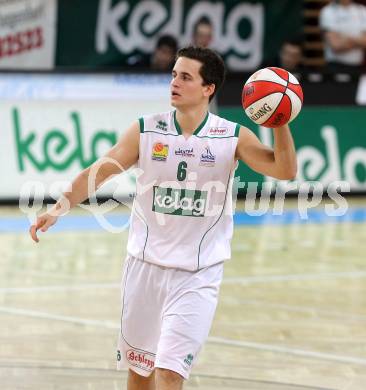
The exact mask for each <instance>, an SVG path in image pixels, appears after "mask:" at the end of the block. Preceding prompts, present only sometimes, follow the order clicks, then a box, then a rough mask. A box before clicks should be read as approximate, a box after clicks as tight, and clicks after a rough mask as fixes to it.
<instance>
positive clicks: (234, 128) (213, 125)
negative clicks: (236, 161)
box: [200, 113, 240, 138]
mask: <svg viewBox="0 0 366 390" xmlns="http://www.w3.org/2000/svg"><path fill="white" fill-rule="evenodd" d="M239 128H240V125H239V124H238V123H236V122H233V121H231V120H228V119H225V118H223V117H221V116H219V115H215V114H212V113H210V114H209V117H208V121H207V126H205V127H204V128H203V129H202V130H201V131H200V136H204V137H209V138H231V137H238V135H239Z"/></svg>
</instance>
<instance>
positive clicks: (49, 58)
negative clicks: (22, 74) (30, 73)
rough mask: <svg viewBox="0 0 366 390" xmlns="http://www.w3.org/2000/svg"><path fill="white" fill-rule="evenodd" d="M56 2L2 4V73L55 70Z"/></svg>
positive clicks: (3, 0)
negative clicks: (23, 70)
mask: <svg viewBox="0 0 366 390" xmlns="http://www.w3.org/2000/svg"><path fill="white" fill-rule="evenodd" d="M56 18H57V0H12V1H9V0H0V69H51V68H53V67H54V60H55V44H56V28H57V20H56Z"/></svg>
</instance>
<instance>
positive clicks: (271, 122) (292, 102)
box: [242, 67, 303, 128]
mask: <svg viewBox="0 0 366 390" xmlns="http://www.w3.org/2000/svg"><path fill="white" fill-rule="evenodd" d="M302 103H303V92H302V88H301V85H300V83H299V82H298V81H297V79H296V77H295V76H294V75H292V74H291V73H290V72H288V71H287V70H285V69H281V68H275V67H270V68H264V69H260V70H258V71H257V72H255V73H254V74H253V75H252V76H250V77H249V79H248V81H247V82H246V83H245V85H244V87H243V92H242V105H243V108H244V110H245V113H246V114H247V115H248V117H249V118H250V119H251V120H252V121H253V122H254V123H256V124H257V125H261V126H264V127H270V128H274V127H279V126H283V125H285V124H286V123H289V122H291V121H292V120H294V119H295V118H296V116H297V115H298V114H299V112H300V111H301V107H302Z"/></svg>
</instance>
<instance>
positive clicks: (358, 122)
mask: <svg viewBox="0 0 366 390" xmlns="http://www.w3.org/2000/svg"><path fill="white" fill-rule="evenodd" d="M220 115H222V116H224V117H226V118H228V119H230V120H233V121H235V122H239V123H241V124H243V125H245V126H247V127H249V128H250V129H252V130H253V131H254V132H255V133H256V134H257V136H258V137H259V138H260V139H261V141H262V142H264V143H265V144H271V143H272V130H270V129H266V128H263V127H258V126H257V125H254V124H253V123H252V122H251V121H250V120H249V119H248V118H247V117H246V115H245V113H244V111H243V110H242V109H241V108H227V107H225V108H222V109H221V110H220ZM365 118H366V108H361V107H360V108H358V107H321V108H313V107H304V108H303V110H302V111H301V113H300V115H299V117H298V118H297V119H296V120H295V121H294V122H293V123H292V124H290V127H291V130H292V134H293V136H294V140H295V145H296V151H297V159H298V174H297V177H296V180H297V181H298V182H299V183H302V182H304V181H315V182H319V183H320V184H321V185H322V186H323V188H324V190H326V189H327V187H328V186H329V185H330V184H331V183H334V182H336V181H345V182H347V183H349V186H350V190H351V191H363V192H364V191H366V124H365ZM237 175H238V176H240V179H241V181H245V182H259V183H263V182H265V181H271V180H272V179H270V178H264V177H263V176H261V175H258V174H256V173H254V172H253V171H252V170H250V169H249V168H248V167H246V166H245V164H243V163H240V166H239V168H238V170H237ZM279 183H283V182H279Z"/></svg>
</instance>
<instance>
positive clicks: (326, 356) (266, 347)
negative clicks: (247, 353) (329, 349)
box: [208, 337, 366, 366]
mask: <svg viewBox="0 0 366 390" xmlns="http://www.w3.org/2000/svg"><path fill="white" fill-rule="evenodd" d="M208 341H209V342H210V343H212V344H221V345H228V346H233V347H241V348H250V349H257V350H261V351H269V352H278V353H285V354H289V355H295V356H302V357H310V358H315V359H321V360H328V361H333V362H336V363H349V364H358V365H362V366H366V359H363V358H358V357H354V356H346V355H333V354H330V353H325V352H316V351H307V350H304V349H299V348H289V347H285V346H280V345H272V344H261V343H254V342H249V341H239V340H231V339H226V338H222V337H209V338H208Z"/></svg>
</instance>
